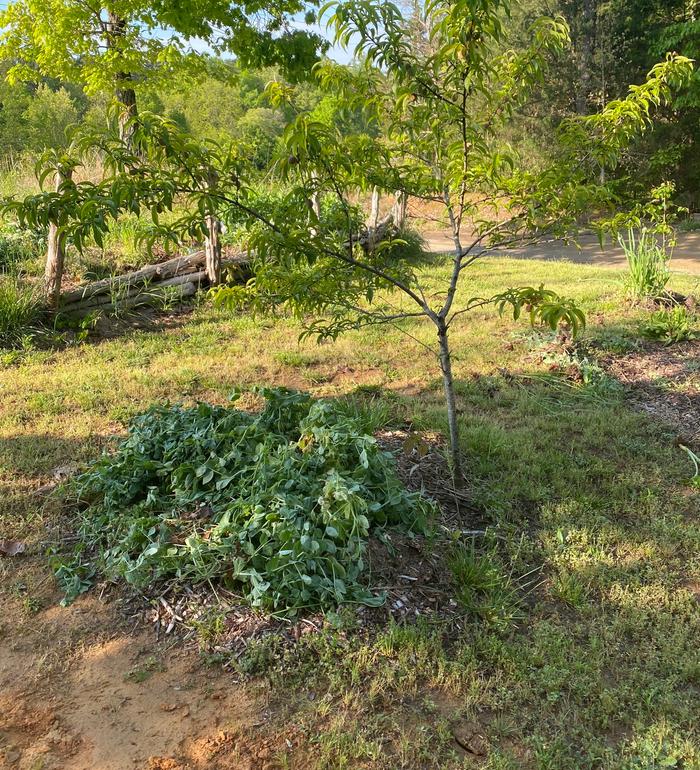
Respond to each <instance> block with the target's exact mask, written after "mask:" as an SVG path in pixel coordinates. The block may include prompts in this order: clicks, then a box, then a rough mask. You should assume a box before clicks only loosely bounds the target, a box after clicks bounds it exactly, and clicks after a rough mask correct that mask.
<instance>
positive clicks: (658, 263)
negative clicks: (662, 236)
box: [620, 230, 671, 298]
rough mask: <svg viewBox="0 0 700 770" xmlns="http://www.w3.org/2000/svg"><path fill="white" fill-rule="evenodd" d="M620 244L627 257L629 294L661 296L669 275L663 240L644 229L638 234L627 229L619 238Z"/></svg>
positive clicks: (667, 258) (667, 256) (666, 253)
mask: <svg viewBox="0 0 700 770" xmlns="http://www.w3.org/2000/svg"><path fill="white" fill-rule="evenodd" d="M620 246H621V247H622V250H623V251H624V253H625V257H626V259H627V265H628V267H629V274H628V277H627V281H628V284H629V288H630V291H631V292H632V294H633V295H634V296H635V297H639V298H642V297H659V296H661V294H663V292H664V290H665V289H666V285H667V284H668V282H669V279H670V277H671V273H670V271H669V269H668V263H669V260H670V255H669V254H668V252H667V251H666V248H665V244H663V243H659V242H658V240H657V239H656V236H655V235H654V233H652V232H649V231H648V230H642V231H641V233H640V234H639V235H635V233H634V231H633V230H630V231H629V233H628V235H627V238H626V239H625V238H620Z"/></svg>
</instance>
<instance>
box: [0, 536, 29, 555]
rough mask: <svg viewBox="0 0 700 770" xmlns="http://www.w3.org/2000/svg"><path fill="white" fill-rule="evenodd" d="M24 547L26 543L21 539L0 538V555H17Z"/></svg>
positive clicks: (22, 551)
mask: <svg viewBox="0 0 700 770" xmlns="http://www.w3.org/2000/svg"><path fill="white" fill-rule="evenodd" d="M26 547H27V545H26V543H23V542H22V541H21V540H1V539H0V556H17V555H18V554H20V553H24V549H25V548H26Z"/></svg>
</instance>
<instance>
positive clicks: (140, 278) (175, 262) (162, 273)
mask: <svg viewBox="0 0 700 770" xmlns="http://www.w3.org/2000/svg"><path fill="white" fill-rule="evenodd" d="M204 259H205V257H204V252H203V251H195V252H194V253H193V254H187V255H185V256H181V257H175V258H173V259H169V260H168V261H167V262H160V263H159V264H157V265H146V266H145V267H142V268H141V269H140V270H136V271H134V272H133V273H125V274H124V275H116V276H113V277H111V278H104V279H102V280H101V281H95V282H94V283H88V284H86V285H85V286H83V287H81V288H79V289H74V290H73V291H68V292H65V293H64V294H62V295H61V302H62V303H63V304H64V305H69V304H71V303H73V302H79V301H80V300H83V299H87V298H89V297H93V296H94V295H96V294H108V293H109V294H111V293H114V292H115V291H119V290H120V289H122V288H123V287H125V286H133V285H138V284H147V283H151V282H155V281H161V280H163V279H166V278H170V277H172V276H175V275H181V274H183V273H187V272H188V271H189V272H195V271H196V270H197V268H200V267H201V266H203V265H204Z"/></svg>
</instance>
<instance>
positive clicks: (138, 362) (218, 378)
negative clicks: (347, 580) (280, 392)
mask: <svg viewBox="0 0 700 770" xmlns="http://www.w3.org/2000/svg"><path fill="white" fill-rule="evenodd" d="M431 270H432V271H433V274H434V275H433V277H434V279H435V285H436V287H437V285H438V279H442V278H443V277H444V275H445V273H446V270H447V266H446V265H436V266H434V267H433V268H431ZM540 282H545V283H546V285H547V286H548V288H553V289H556V290H558V291H560V292H562V293H565V294H568V295H572V296H574V297H575V298H576V299H577V300H578V301H579V302H580V304H581V305H582V307H583V308H584V309H585V310H586V312H587V314H588V317H589V326H588V330H587V332H586V334H585V339H584V343H586V344H588V345H589V346H590V348H591V350H592V351H593V350H596V351H598V354H599V355H604V354H615V353H618V352H619V351H621V350H628V349H629V348H630V346H631V345H633V344H634V343H635V341H636V340H637V332H636V330H637V326H638V324H639V322H640V320H641V319H642V318H643V317H645V315H648V312H649V311H645V310H643V309H641V308H629V307H627V306H626V305H624V303H623V302H622V301H621V300H622V296H623V288H622V282H621V274H620V273H618V272H615V271H614V270H606V269H600V268H599V269H595V268H591V267H587V266H582V265H574V264H569V263H554V262H536V261H524V260H522V261H519V260H505V259H499V260H489V261H487V262H483V263H481V264H478V265H476V266H475V267H474V269H473V270H472V271H471V273H470V275H469V276H468V279H467V280H466V281H465V282H464V284H463V288H462V294H461V296H460V301H461V302H464V301H465V300H466V299H467V298H468V297H470V296H489V295H491V294H494V293H496V292H497V291H501V290H502V289H503V288H505V287H506V286H508V285H519V284H534V285H537V284H539V283H540ZM671 288H673V289H674V290H676V291H681V292H686V293H687V292H692V291H695V292H696V293H697V278H692V277H689V276H688V277H684V276H681V275H678V276H674V279H673V281H672V286H671ZM463 318H464V320H463V322H462V323H461V324H460V325H458V326H457V327H456V328H455V330H454V332H453V334H452V343H453V348H454V351H455V359H456V360H455V365H454V368H455V376H456V379H457V381H458V392H459V408H460V422H461V430H462V442H463V450H464V454H465V457H466V464H467V469H468V477H469V493H470V496H471V498H472V504H473V506H474V508H475V510H476V511H478V518H479V525H480V526H483V525H484V524H486V525H487V530H488V532H487V536H486V537H485V538H481V539H478V540H477V548H478V549H480V550H481V549H484V550H486V551H488V553H489V555H490V557H491V558H493V559H494V563H495V565H496V567H497V569H498V570H499V571H500V573H501V574H502V575H503V576H505V579H506V580H507V581H508V582H509V583H510V584H512V585H513V586H515V587H516V590H517V591H518V596H519V599H518V604H519V612H518V613H517V618H516V619H515V620H514V622H513V623H508V624H502V623H495V624H494V623H489V622H486V621H484V620H483V619H479V618H476V617H475V618H473V619H472V620H471V621H470V622H468V623H467V624H466V626H465V627H464V628H463V629H462V630H460V632H459V633H458V634H455V633H453V632H451V631H450V630H449V629H446V628H443V627H441V626H440V625H439V624H434V623H433V624H425V623H420V622H419V623H416V624H411V625H405V626H401V625H390V626H388V627H387V628H386V629H385V630H383V631H382V632H380V633H379V634H378V635H377V634H371V635H367V634H362V633H354V632H353V631H352V630H351V629H350V630H349V629H343V630H339V631H329V632H324V633H322V634H313V635H308V636H305V637H302V639H301V640H300V641H299V643H298V644H297V645H296V646H295V647H293V648H291V649H287V650H284V651H280V650H276V649H274V645H267V646H266V645H265V644H264V643H260V644H258V645H252V646H251V648H250V652H249V655H248V658H247V661H246V666H247V670H248V671H249V672H252V673H253V678H252V679H250V680H248V681H247V683H246V684H238V685H236V686H237V687H240V688H243V687H246V688H250V689H251V691H254V692H255V693H257V697H262V698H263V699H264V700H265V702H266V704H267V707H268V708H269V709H271V713H272V715H273V716H272V724H273V725H278V726H280V729H282V726H284V729H289V728H290V725H291V726H294V729H295V730H297V731H298V735H301V736H303V738H302V739H301V744H300V747H297V748H295V749H294V750H291V749H290V750H289V751H287V749H286V748H285V744H284V743H282V744H281V746H278V747H276V748H275V750H274V751H273V752H272V753H271V755H270V756H269V757H266V758H265V760H264V762H267V763H268V764H267V765H265V764H264V762H263V760H261V764H260V765H259V766H260V767H264V766H266V767H270V768H272V767H299V768H329V769H331V768H332V769H333V770H340V769H341V768H348V770H351V769H353V770H354V769H355V768H368V769H370V768H371V769H372V770H375V768H376V769H379V768H386V770H394V769H395V768H440V769H443V768H444V769H445V770H447V769H448V768H450V769H451V768H462V767H484V768H490V769H492V770H495V769H496V768H499V769H505V768H538V769H542V770H544V769H545V768H551V769H552V770H562V769H564V768H572V769H573V768H576V769H577V770H578V769H579V768H581V769H583V768H610V769H611V770H612V768H616V769H619V770H622V769H623V768H624V769H625V770H633V769H634V770H651V769H652V768H683V770H688V769H689V768H700V738H699V734H698V731H699V724H698V715H699V714H700V653H699V652H698V650H699V647H698V640H699V639H700V491H699V490H697V489H695V490H694V489H692V488H691V486H690V485H689V483H688V479H689V477H690V476H691V475H692V466H691V464H690V462H689V460H688V458H687V456H686V455H685V454H684V453H683V452H682V451H681V450H680V449H679V448H678V446H677V444H676V440H677V438H678V435H679V432H680V431H679V428H678V427H677V426H676V427H674V426H673V425H670V424H665V423H662V422H656V421H654V420H653V419H652V417H651V416H649V415H648V414H646V413H645V412H644V411H642V410H639V409H635V408H633V405H632V403H631V401H630V399H629V398H628V397H627V392H626V391H625V390H624V389H622V387H621V386H619V385H618V384H617V383H616V382H615V381H614V380H612V379H611V378H609V377H607V376H606V375H605V373H604V372H603V371H602V370H601V369H599V368H598V367H597V366H596V365H595V363H594V361H593V358H592V353H585V352H584V353H580V354H579V364H581V366H580V369H581V371H583V372H584V374H585V376H584V381H583V382H571V381H569V380H567V378H566V377H565V376H564V375H563V374H559V373H555V372H552V365H553V363H554V364H556V363H557V360H555V359H553V358H552V356H553V355H555V354H552V353H548V352H547V351H548V348H547V346H546V342H547V340H548V339H549V336H548V335H547V334H545V333H540V332H536V333H534V332H532V331H531V330H530V329H529V328H528V327H527V326H526V325H524V322H518V323H514V322H513V321H512V319H510V318H499V317H498V316H497V314H496V313H495V312H492V311H490V310H486V311H482V310H477V311H475V312H474V313H473V314H472V315H467V316H466V317H465V316H463ZM403 328H404V330H405V331H409V332H410V334H411V335H412V336H410V337H409V336H406V335H405V334H403V333H402V331H400V330H398V329H393V328H386V327H382V328H376V329H367V330H364V331H362V332H356V333H351V334H348V335H347V336H345V337H343V338H341V339H339V340H338V341H337V342H336V343H329V344H324V345H320V346H318V345H316V344H314V343H312V342H307V343H304V344H301V345H300V344H298V342H297V337H298V335H299V332H300V327H299V326H298V325H297V324H296V323H295V322H292V321H290V320H289V319H285V318H279V319H264V320H259V321H255V320H251V319H250V318H248V317H246V316H243V315H241V316H237V317H231V316H227V315H225V314H222V313H219V312H217V311H215V310H213V309H211V308H210V307H208V306H206V305H203V306H202V307H200V308H198V309H197V310H195V312H194V313H193V315H191V316H189V317H187V318H185V319H183V321H182V323H180V324H176V325H175V326H173V327H171V328H169V329H166V330H163V331H154V332H150V331H149V332H143V331H141V332H134V331H131V332H128V333H126V334H124V335H123V336H120V337H117V338H115V339H111V340H104V341H102V342H99V343H97V344H86V345H82V346H78V347H75V348H70V349H66V350H62V351H58V352H43V351H39V352H27V353H26V354H24V355H23V356H21V357H20V360H19V361H15V362H13V363H11V364H8V365H6V366H5V367H4V368H2V369H0V537H4V538H18V539H22V540H26V541H27V542H28V543H29V550H30V551H33V552H34V553H36V551H37V549H39V548H40V547H42V544H43V543H44V542H45V541H46V540H47V539H50V534H48V535H47V527H48V528H49V533H50V527H51V525H52V524H53V522H54V520H55V518H56V516H57V515H58V513H59V511H58V503H55V502H48V503H46V502H45V501H43V500H42V499H40V498H37V496H36V495H34V494H33V492H34V490H35V489H36V488H37V487H38V486H40V485H41V484H44V483H46V482H49V481H50V480H51V478H52V471H53V469H55V468H56V467H57V466H62V465H66V464H70V463H82V462H85V461H87V460H89V459H91V458H94V457H95V456H96V455H98V453H99V452H100V451H101V449H102V448H103V447H106V446H109V444H110V442H111V441H112V440H113V437H114V436H115V435H118V434H121V433H123V432H124V424H125V421H127V420H128V419H129V417H130V416H132V415H134V414H136V413H138V412H140V411H142V410H143V409H145V408H146V407H147V406H148V405H149V404H151V403H153V402H154V401H164V400H170V401H185V402H193V401H195V400H206V401H213V402H224V401H225V400H226V398H227V395H228V393H229V392H230V391H231V390H232V388H233V387H235V386H246V385H252V384H270V385H286V386H290V387H296V388H300V389H305V390H309V391H310V392H312V393H314V394H315V395H324V396H336V395H342V394H347V393H351V392H353V391H356V390H358V389H360V391H361V392H364V393H365V394H371V395H372V397H373V398H374V399H375V401H376V402H377V403H379V404H381V405H383V406H384V407H385V411H386V414H387V420H388V421H389V422H390V423H392V424H405V422H406V421H410V422H411V423H412V425H413V427H414V428H417V429H420V430H423V429H424V430H437V431H440V432H444V431H445V429H446V420H445V417H444V411H443V397H442V390H441V383H440V381H439V370H438V367H437V362H436V360H435V359H432V358H431V357H430V355H429V354H428V353H427V351H426V350H425V349H424V348H423V347H422V345H421V344H420V343H421V342H432V328H431V327H429V326H427V325H423V324H422V323H408V322H407V323H406V324H405V325H404V327H403ZM695 350H696V351H697V350H698V348H697V347H696V348H695ZM584 357H586V358H587V359H588V361H585V360H583V358H584ZM559 363H561V362H559ZM561 368H562V367H561V366H560V369H561ZM563 369H564V370H565V369H566V367H565V366H564V367H563ZM694 376H695V377H696V378H697V376H698V374H697V369H696V370H695V375H694ZM664 387H669V385H668V383H665V384H664V383H659V393H660V394H661V395H663V388H664ZM679 387H681V389H682V388H683V387H686V386H685V385H682V386H679ZM693 387H697V383H696V385H694V386H693ZM696 403H697V402H696ZM699 449H700V447H698V446H695V451H696V452H697V451H698V450H699ZM30 560H31V561H29V562H28V561H27V557H17V558H16V559H14V560H10V559H4V560H0V578H1V580H0V603H7V604H6V606H8V607H9V606H10V605H11V604H12V603H14V605H13V606H15V605H16V606H20V604H21V608H20V609H21V610H22V612H20V613H19V614H18V615H17V617H18V618H19V619H18V620H17V621H16V623H13V625H12V627H9V626H8V625H7V624H6V623H5V624H3V618H2V617H0V644H5V643H6V641H7V643H8V644H10V643H11V642H12V640H13V639H16V638H17V636H18V635H21V634H22V633H24V632H26V629H27V628H29V626H31V627H33V628H41V626H42V624H43V623H44V622H45V617H46V614H47V613H55V612H56V608H55V607H50V606H47V605H46V603H45V602H43V601H33V600H32V597H33V596H34V594H35V593H36V594H37V595H39V594H41V592H42V591H45V590H46V585H47V583H46V580H47V574H46V567H45V566H44V562H43V560H42V559H41V558H37V557H35V556H32V557H30ZM28 564H29V565H30V566H27V565H28ZM525 576H529V577H528V579H527V581H525V579H524V578H525ZM533 576H534V577H535V579H534V580H533ZM20 584H21V590H20ZM526 585H527V588H525V586H526ZM42 586H43V587H42ZM53 596H54V597H55V594H53ZM18 597H21V598H18ZM81 601H84V600H80V601H78V602H77V603H76V605H80V603H81ZM486 601H488V591H486ZM47 649H48V648H47ZM202 665H204V664H202ZM261 693H262V695H261ZM1 727H2V725H0V728H1ZM271 730H273V731H274V727H273V728H271ZM290 745H291V744H290ZM295 745H296V744H295ZM0 748H2V742H1V735H0ZM214 766H217V765H212V767H214ZM224 766H225V767H228V765H222V767H224ZM232 766H234V765H232ZM254 766H255V767H257V766H258V765H254Z"/></svg>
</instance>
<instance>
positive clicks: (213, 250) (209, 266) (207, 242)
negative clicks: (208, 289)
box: [204, 214, 221, 286]
mask: <svg viewBox="0 0 700 770" xmlns="http://www.w3.org/2000/svg"><path fill="white" fill-rule="evenodd" d="M206 224H207V235H206V237H205V239H204V253H205V256H206V260H205V265H206V270H207V278H208V279H209V283H211V284H212V285H213V286H216V284H218V283H219V282H220V281H221V222H219V220H218V218H217V217H215V216H214V215H213V214H210V215H209V216H208V217H207V219H206Z"/></svg>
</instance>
